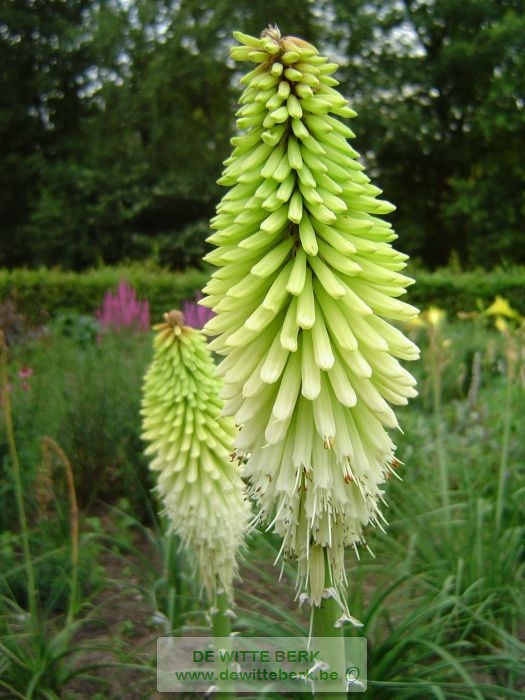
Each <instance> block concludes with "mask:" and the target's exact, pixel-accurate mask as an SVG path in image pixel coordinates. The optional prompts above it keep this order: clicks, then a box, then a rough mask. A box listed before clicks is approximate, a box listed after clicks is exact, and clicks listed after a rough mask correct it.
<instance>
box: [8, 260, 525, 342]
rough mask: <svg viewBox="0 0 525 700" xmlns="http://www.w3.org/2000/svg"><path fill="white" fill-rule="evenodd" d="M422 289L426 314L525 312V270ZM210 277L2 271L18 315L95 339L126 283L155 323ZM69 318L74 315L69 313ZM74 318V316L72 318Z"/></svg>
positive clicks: (448, 279)
mask: <svg viewBox="0 0 525 700" xmlns="http://www.w3.org/2000/svg"><path fill="white" fill-rule="evenodd" d="M412 274H413V275H414V274H417V281H418V283H417V284H416V285H414V286H413V287H410V288H409V290H408V295H407V297H406V298H407V301H409V302H410V303H412V304H415V305H417V306H420V307H421V308H425V307H426V306H429V305H431V304H434V303H436V301H438V303H439V304H440V305H441V306H443V308H446V309H447V310H448V311H449V313H450V314H454V313H456V312H458V311H473V310H477V309H478V306H479V304H482V305H483V306H484V307H487V306H489V305H490V304H491V303H492V302H493V301H494V297H495V296H497V295H501V296H504V297H506V298H507V299H508V300H509V302H510V303H511V305H512V306H513V307H515V308H516V309H518V310H519V311H521V312H525V292H524V290H525V269H524V268H519V267H514V268H509V269H496V270H493V271H492V272H490V273H487V272H482V271H477V272H462V273H461V274H460V273H458V272H456V271H454V270H451V269H442V270H436V271H435V272H423V271H417V273H414V272H412ZM208 277H209V273H208V272H207V271H200V270H189V271H187V272H185V273H173V272H169V271H167V270H160V269H159V270H157V269H148V267H142V268H141V267H138V266H136V267H127V268H126V267H123V268H102V269H99V270H92V271H89V272H85V273H81V274H77V273H73V272H62V271H59V270H46V269H44V268H41V269H40V270H12V271H8V270H0V298H6V299H12V300H13V301H14V302H16V306H17V308H18V311H20V312H23V314H24V315H25V316H27V317H29V318H32V319H33V320H34V321H42V320H45V319H46V318H49V317H54V316H56V315H57V314H60V317H59V318H58V319H57V320H56V323H57V324H58V326H60V328H61V329H62V331H63V332H64V333H65V334H69V333H74V334H75V335H76V336H78V335H82V334H84V335H86V336H89V335H94V334H96V326H95V325H94V322H93V321H90V320H89V319H88V318H87V317H86V318H78V316H77V315H78V314H80V315H81V316H87V315H89V314H93V313H94V311H95V309H96V308H97V307H98V306H99V305H100V303H101V302H102V299H103V298H104V294H105V293H106V292H107V291H108V290H109V289H112V290H114V289H115V288H116V287H117V285H118V283H119V281H120V280H123V279H125V280H127V281H128V282H129V283H130V284H131V285H132V286H133V287H134V288H135V290H136V291H137V296H138V298H139V299H147V300H148V301H149V303H150V308H151V319H152V323H156V322H158V321H160V320H161V318H162V314H163V313H165V312H166V311H168V310H170V309H172V308H180V306H181V304H182V301H184V300H185V299H193V297H194V295H195V292H196V291H197V290H200V289H201V288H202V287H203V286H204V285H205V284H206V282H207V280H208ZM67 312H70V313H67ZM71 314H72V315H71Z"/></svg>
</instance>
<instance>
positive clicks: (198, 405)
mask: <svg viewBox="0 0 525 700" xmlns="http://www.w3.org/2000/svg"><path fill="white" fill-rule="evenodd" d="M155 330H157V335H156V336H155V341H154V357H153V361H152V363H151V366H150V367H149V369H148V371H147V373H146V376H145V378H144V392H143V401H142V416H143V439H144V440H146V441H147V442H149V443H150V444H149V446H148V447H147V449H146V454H147V455H151V456H152V457H153V460H152V461H151V464H150V466H151V469H153V470H154V471H155V472H156V473H157V490H158V493H159V495H160V497H161V499H162V501H163V503H164V506H165V511H166V514H167V516H168V518H169V520H170V523H171V526H172V528H173V530H174V531H175V532H176V533H177V534H178V535H179V536H180V537H181V540H182V542H183V543H184V544H185V545H186V546H187V547H189V548H190V549H191V551H192V552H193V553H194V554H196V556H197V559H198V562H199V567H200V573H201V577H202V580H203V582H204V584H205V586H206V589H207V592H208V595H209V597H210V600H211V601H213V599H214V596H215V593H216V586H217V584H218V583H220V585H221V588H223V589H224V590H225V591H226V593H227V594H228V596H229V598H230V599H231V598H232V580H233V577H234V575H235V574H236V572H237V559H236V558H237V554H238V551H239V547H240V546H241V544H242V541H243V537H244V532H245V529H246V526H247V522H248V518H249V507H248V503H247V501H246V500H245V495H244V484H243V482H242V480H241V477H240V474H239V469H238V466H237V464H236V463H234V462H233V461H232V458H231V452H232V446H233V442H234V438H235V435H236V434H237V429H236V428H235V426H234V424H233V421H232V420H231V419H229V418H224V417H221V416H220V413H221V411H222V408H223V402H222V401H221V400H220V399H219V390H220V388H221V386H222V381H221V380H220V379H218V378H217V377H215V376H214V370H215V364H214V362H213V359H212V357H211V353H210V351H209V350H208V347H207V344H206V339H205V337H204V336H203V335H202V333H201V332H200V331H198V330H196V329H195V328H190V327H189V326H184V325H183V317H182V314H181V313H180V312H179V311H171V312H170V313H169V314H165V323H162V324H159V325H157V326H155Z"/></svg>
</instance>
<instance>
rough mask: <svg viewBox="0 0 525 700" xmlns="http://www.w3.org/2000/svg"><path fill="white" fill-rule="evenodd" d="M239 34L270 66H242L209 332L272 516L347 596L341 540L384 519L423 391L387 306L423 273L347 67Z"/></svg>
mask: <svg viewBox="0 0 525 700" xmlns="http://www.w3.org/2000/svg"><path fill="white" fill-rule="evenodd" d="M236 36H237V38H238V39H239V41H241V43H242V44H246V45H247V46H249V47H253V46H255V45H257V48H258V55H257V61H258V62H259V66H258V68H256V70H255V71H252V72H251V73H249V74H248V75H247V76H245V77H244V78H243V79H242V82H243V83H244V84H245V85H246V89H245V91H244V93H243V96H242V98H241V103H242V104H243V105H244V107H243V109H245V108H246V107H248V108H249V107H250V106H252V105H253V106H254V109H253V110H248V111H249V114H250V117H249V119H250V120H252V121H250V122H249V123H248V122H246V121H245V120H244V121H241V120H239V122H238V126H239V128H242V127H243V126H246V127H247V131H245V132H244V133H243V134H242V135H241V136H238V137H236V139H235V140H234V143H235V145H236V149H235V151H234V152H233V154H232V156H231V158H229V159H228V161H227V165H226V168H225V170H224V173H223V177H222V178H221V180H220V183H221V184H224V185H226V186H229V187H231V189H230V190H229V191H228V192H227V193H226V194H225V196H224V197H223V200H222V203H221V204H220V205H219V207H218V212H220V214H219V215H218V216H217V217H215V219H213V221H212V226H213V228H214V229H216V231H217V233H215V234H214V235H213V236H212V238H211V242H212V243H214V244H215V245H216V246H217V247H216V249H215V250H214V251H213V252H211V253H210V254H209V255H208V256H207V259H208V261H209V262H211V263H212V264H213V265H215V266H217V267H219V270H217V271H216V272H215V273H214V274H213V276H212V278H211V280H210V282H209V283H208V285H207V287H206V288H205V290H204V291H205V293H206V294H207V295H208V296H207V298H206V300H205V301H204V304H205V305H207V306H209V307H211V308H213V309H214V311H215V312H216V314H217V316H216V318H215V319H213V320H212V321H211V322H210V323H209V324H208V326H207V327H206V328H205V332H208V333H209V334H212V335H215V336H216V337H215V339H214V340H213V341H212V343H211V348H212V349H213V350H216V351H217V352H218V353H219V354H221V355H225V356H226V358H225V359H224V360H223V361H222V363H221V364H220V366H219V369H218V372H219V374H220V375H221V376H223V377H224V382H225V386H224V389H223V396H224V398H225V400H226V403H225V408H224V413H225V415H231V416H235V420H236V423H237V424H238V425H240V426H241V431H240V433H239V435H238V437H237V441H236V447H237V452H238V454H239V455H240V456H241V457H244V458H245V459H246V467H245V474H246V476H247V477H248V479H249V483H250V494H251V496H252V497H253V498H254V499H255V500H256V501H257V503H258V506H259V508H260V513H259V520H260V521H261V522H262V521H271V523H272V524H273V525H274V526H275V530H276V531H277V532H278V533H279V534H281V535H282V537H283V547H282V553H283V555H284V556H285V557H287V558H292V559H296V560H297V561H298V566H299V574H300V577H299V580H300V585H306V586H307V587H308V588H309V590H310V593H311V596H312V598H313V600H314V602H315V603H316V604H319V602H320V600H321V596H322V595H323V588H324V585H325V580H326V578H325V571H324V569H325V561H327V562H328V566H329V574H330V580H331V582H332V585H333V587H334V588H335V592H336V595H337V597H338V599H339V600H342V599H343V597H344V590H345V582H346V578H345V572H344V548H345V547H347V546H352V547H354V548H355V549H356V552H357V545H358V544H361V543H364V542H365V539H364V534H363V528H364V526H366V525H369V524H375V525H377V526H378V527H382V523H384V518H383V516H382V514H381V511H380V504H381V502H382V501H383V493H384V484H385V481H386V480H387V479H388V478H389V477H390V476H391V474H392V473H393V468H394V466H396V465H397V464H398V462H397V460H396V459H395V457H394V451H395V446H394V444H393V442H392V440H391V438H390V436H389V434H388V432H387V430H386V429H387V428H395V427H398V424H397V420H396V417H395V415H394V412H393V411H392V408H391V404H400V405H401V404H406V403H407V401H408V399H409V398H411V397H413V396H415V395H416V390H415V388H414V385H415V380H414V379H413V377H412V376H411V375H410V374H409V373H408V372H407V371H406V370H405V369H404V368H403V367H402V366H401V364H400V362H399V359H403V360H415V359H417V357H418V349H417V347H416V346H415V345H414V344H413V343H412V342H411V341H410V340H408V339H407V338H406V337H405V336H404V335H403V333H402V332H401V331H399V330H398V329H397V328H395V327H394V326H392V325H391V324H390V323H389V321H388V320H385V319H394V320H403V321H404V320H408V319H412V318H413V317H414V316H415V315H416V314H417V309H415V308H414V307H412V306H410V305H409V304H407V303H405V302H403V301H401V300H400V299H399V297H400V296H401V295H402V294H403V293H404V292H405V291H406V287H407V286H408V285H410V284H411V283H412V282H413V280H411V279H410V278H409V277H406V276H404V275H403V274H401V272H400V271H401V270H402V269H403V268H404V267H405V264H406V263H405V260H406V256H404V255H401V254H400V253H398V252H396V251H395V250H394V249H393V248H392V245H391V241H392V240H394V239H395V238H396V236H395V234H394V232H393V230H392V227H391V225H390V224H389V223H387V222H385V221H383V220H382V219H381V218H380V215H382V214H384V213H388V212H390V211H392V210H393V209H394V207H393V205H391V204H390V203H389V202H385V201H382V200H380V199H378V198H377V195H378V194H379V193H380V190H379V189H378V188H377V187H375V186H373V185H372V184H371V183H370V180H369V178H368V177H366V175H365V174H364V173H363V166H362V165H361V163H360V162H359V160H358V158H359V154H358V153H357V152H356V151H355V150H354V149H353V148H352V147H351V146H350V144H349V143H348V141H347V139H348V138H353V136H354V134H353V132H352V131H351V130H350V129H349V128H348V127H347V126H346V125H345V124H343V123H342V122H341V121H340V120H339V119H338V117H353V116H355V112H354V111H353V110H352V109H350V107H349V106H348V104H347V101H346V99H344V98H343V97H342V96H341V95H340V94H339V93H338V92H337V91H336V90H335V89H334V87H333V86H334V84H336V82H337V81H334V79H333V78H331V77H330V74H331V73H333V72H334V71H335V70H336V69H337V66H336V65H335V64H333V63H329V62H328V60H327V59H326V58H325V57H323V56H320V55H319V54H318V52H317V50H316V49H315V47H313V46H311V44H308V43H306V42H304V41H303V40H301V39H298V38H296V37H285V38H282V37H281V36H280V34H279V32H278V30H277V29H276V28H275V27H273V28H271V29H269V30H267V31H266V32H263V38H262V40H261V41H262V43H261V44H259V43H257V42H258V41H259V40H256V39H254V38H253V37H246V36H245V35H241V34H237V35H236ZM270 45H271V51H268V46H270ZM264 51H266V52H267V55H266V57H265V58H264V60H262V57H261V56H260V55H259V54H260V53H261V52H264ZM232 55H234V57H235V58H237V59H238V60H253V56H251V55H250V54H249V52H246V51H245V50H244V49H240V48H237V49H234V50H233V52H232ZM276 62H277V63H279V64H280V65H284V69H283V70H282V71H281V69H279V70H278V71H274V70H273V69H272V67H273V65H274V64H275V63H276ZM255 105H257V108H255ZM260 105H264V109H259V106H260ZM244 113H247V112H244ZM241 119H242V118H241ZM276 124H278V125H279V128H280V129H282V131H279V133H278V134H277V135H276V134H275V129H276V128H278V127H277V126H275V125H276ZM261 144H263V145H264V146H265V147H267V148H262V147H261ZM323 550H326V552H327V555H328V556H327V557H325V556H324V555H323V554H322V552H323Z"/></svg>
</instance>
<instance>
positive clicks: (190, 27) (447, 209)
mask: <svg viewBox="0 0 525 700" xmlns="http://www.w3.org/2000/svg"><path fill="white" fill-rule="evenodd" d="M0 23H1V25H2V27H3V30H2V33H1V35H0V60H1V62H2V66H3V71H2V76H1V77H0V94H2V102H1V104H0V143H1V146H2V154H3V160H2V165H1V166H0V185H1V186H0V217H1V220H2V224H3V225H2V231H1V232H0V265H5V266H10V267H11V266H17V265H31V266H37V265H48V266H52V265H54V264H56V263H57V262H59V263H60V264H61V265H62V266H63V267H65V268H72V269H85V268H87V267H90V266H93V265H95V264H98V263H100V262H103V263H105V264H115V263H118V262H121V261H123V260H140V259H143V258H144V257H150V256H155V255H158V257H159V259H160V260H161V261H162V263H163V264H166V265H169V266H170V267H172V268H175V269H181V268H183V267H185V266H186V265H187V264H188V258H189V263H190V264H195V260H196V259H197V258H198V257H200V255H201V254H202V252H203V251H202V248H201V249H200V252H198V251H197V248H198V247H199V246H200V245H201V242H202V239H201V236H200V233H199V236H196V237H195V238H193V237H192V239H191V247H192V248H194V249H195V252H193V251H191V253H190V252H189V251H188V250H187V248H186V241H187V240H188V230H189V229H188V227H190V228H191V227H192V226H194V225H197V224H198V222H199V221H202V220H203V219H207V218H209V216H210V215H211V213H212V209H213V202H214V201H216V200H217V198H218V194H217V186H216V184H215V180H216V179H217V177H218V176H219V173H220V170H221V162H222V160H223V159H224V158H225V157H226V153H227V150H228V146H227V144H228V138H229V136H231V135H232V130H233V122H232V120H231V117H230V115H231V113H232V105H233V103H234V101H235V96H236V94H237V92H238V84H237V77H238V76H237V74H236V73H235V70H234V67H233V65H232V64H231V63H230V62H228V60H227V54H228V47H229V43H230V42H231V32H232V30H233V29H235V28H239V27H241V28H242V29H243V31H246V32H249V33H253V34H257V33H258V32H260V31H261V29H262V28H263V27H264V26H265V25H267V24H268V23H278V24H279V25H280V27H281V29H282V31H283V33H285V34H286V33H289V34H295V35H298V36H302V37H304V38H305V39H307V40H309V41H312V42H314V43H319V40H320V38H322V39H323V42H321V46H322V44H323V43H324V45H325V47H327V50H326V51H325V52H326V53H329V54H331V55H334V57H335V56H337V58H339V57H340V56H341V57H342V58H343V59H345V61H343V67H342V69H341V71H340V75H339V76H338V77H339V78H340V80H341V83H342V88H343V92H344V93H346V94H347V95H348V97H349V98H350V99H351V101H352V105H353V106H354V107H355V108H356V110H357V111H358V113H359V129H358V133H357V140H356V147H357V149H358V150H359V151H360V152H361V153H362V155H363V158H364V160H366V161H367V165H369V166H370V167H371V168H372V174H373V176H374V179H375V180H377V181H378V182H379V183H380V185H381V186H382V187H383V188H384V190H385V192H386V193H387V195H388V198H389V199H391V200H392V201H393V202H394V203H395V204H396V205H397V206H398V212H397V213H396V214H395V215H394V217H393V222H394V224H395V227H396V229H397V230H398V231H399V233H400V235H401V236H402V239H403V246H402V247H403V249H404V250H407V251H408V252H409V253H410V254H411V255H416V256H418V257H419V258H420V259H421V260H423V261H424V262H425V264H427V265H429V266H432V267H434V266H437V265H443V264H446V263H447V262H448V260H449V258H450V256H451V254H453V253H454V252H455V253H457V255H459V257H460V259H461V261H462V263H463V264H467V265H483V266H485V267H493V266H494V265H497V264H501V263H502V262H511V261H514V262H519V263H523V262H525V258H524V255H525V253H524V252H523V251H525V244H524V239H523V227H522V226H521V223H522V219H523V202H522V192H523V187H524V184H525V168H524V165H523V160H522V159H521V158H520V149H521V145H522V143H523V134H524V130H525V110H524V105H523V94H525V84H524V76H525V66H524V56H525V50H524V37H525V27H524V23H525V17H524V12H523V6H522V3H521V2H520V0H501V2H497V3H495V2H493V1H492V0H447V2H432V3H430V2H425V3H422V2H416V1H415V0H404V1H403V2H397V1H396V0H351V1H350V2H349V1H348V0H344V2H343V1H342V0H327V1H326V2H323V3H320V2H319V3H316V2H306V3H305V2H304V0H286V1H285V0H268V2H265V3H264V4H254V3H253V2H248V1H247V0H239V2H236V3H234V4H232V3H231V2H228V1H226V0H219V1H217V0H215V1H214V2H196V0H182V1H181V2H174V0H169V1H165V0H130V1H129V2H121V1H120V0H101V1H100V2H95V1H94V0H71V1H70V2H67V3H64V2H57V1H53V2H48V1H46V0H36V1H30V0H20V1H18V2H11V3H4V4H3V7H2V10H1V11H0Z"/></svg>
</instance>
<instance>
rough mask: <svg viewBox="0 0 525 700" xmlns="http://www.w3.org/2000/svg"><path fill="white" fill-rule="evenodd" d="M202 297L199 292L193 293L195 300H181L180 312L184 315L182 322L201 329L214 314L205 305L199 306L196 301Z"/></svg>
mask: <svg viewBox="0 0 525 700" xmlns="http://www.w3.org/2000/svg"><path fill="white" fill-rule="evenodd" d="M201 299H202V294H201V292H197V294H195V301H183V302H182V313H183V315H184V323H185V324H186V325H187V326H191V327H192V328H198V329H201V328H202V327H203V326H204V325H205V324H206V323H207V322H208V321H209V320H210V318H213V317H214V316H215V314H214V313H213V311H212V310H211V309H208V308H207V307H206V306H200V304H199V303H198V302H199V301H200V300H201Z"/></svg>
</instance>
